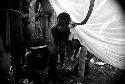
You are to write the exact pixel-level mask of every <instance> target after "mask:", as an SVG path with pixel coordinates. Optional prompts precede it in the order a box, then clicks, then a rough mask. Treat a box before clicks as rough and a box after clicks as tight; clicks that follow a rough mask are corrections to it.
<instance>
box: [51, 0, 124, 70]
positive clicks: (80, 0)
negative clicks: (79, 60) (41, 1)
mask: <svg viewBox="0 0 125 84" xmlns="http://www.w3.org/2000/svg"><path fill="white" fill-rule="evenodd" d="M49 1H50V3H51V5H52V7H53V9H54V10H55V11H56V14H57V15H58V14H59V13H61V12H67V13H69V14H70V16H71V19H72V21H73V22H77V23H81V22H82V21H83V19H84V18H85V17H86V15H87V13H88V11H89V6H90V0H49ZM123 15H124V14H123V10H122V8H121V7H120V5H119V4H118V2H116V0H95V3H94V8H93V11H92V14H91V16H90V17H89V19H88V21H87V23H86V24H85V25H78V26H76V27H75V28H74V29H72V32H73V33H74V36H76V37H77V38H78V39H79V40H80V41H81V44H82V45H85V46H86V47H87V49H88V50H89V51H90V52H91V53H93V54H94V55H95V56H97V57H99V58H100V59H101V60H103V61H105V62H106V63H108V64H110V65H113V66H115V67H117V68H120V69H125V66H124V65H125V53H124V51H125V33H124V32H125V28H124V26H125V24H124V21H125V20H124V16H123Z"/></svg>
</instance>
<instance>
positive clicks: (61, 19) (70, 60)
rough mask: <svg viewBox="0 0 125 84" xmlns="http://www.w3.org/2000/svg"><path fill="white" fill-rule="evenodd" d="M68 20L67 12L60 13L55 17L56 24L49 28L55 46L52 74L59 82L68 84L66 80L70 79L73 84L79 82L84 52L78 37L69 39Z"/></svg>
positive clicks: (82, 70)
mask: <svg viewBox="0 0 125 84" xmlns="http://www.w3.org/2000/svg"><path fill="white" fill-rule="evenodd" d="M70 21H71V19H70V15H69V14H68V13H65V12H63V13H60V14H59V15H58V17H57V22H58V23H57V25H56V26H54V27H53V28H52V30H51V31H52V35H53V37H54V43H55V46H56V47H55V49H54V50H55V55H54V56H55V60H56V63H55V65H54V66H53V67H55V69H53V70H52V71H53V76H55V79H54V80H55V81H57V80H58V81H62V82H60V84H68V81H71V80H72V79H73V82H74V84H75V83H77V82H81V80H79V77H82V75H84V73H81V72H84V56H85V53H86V52H82V49H85V48H83V46H82V45H81V44H80V41H79V40H78V39H74V38H72V40H69V36H70V33H71V32H70V28H69V27H68V25H69V24H70ZM82 54H83V55H82ZM81 65H83V66H81ZM54 72H55V73H54ZM76 78H78V80H77V79H76ZM66 81H67V83H66ZM55 84H58V83H55Z"/></svg>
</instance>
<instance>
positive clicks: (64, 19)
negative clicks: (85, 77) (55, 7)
mask: <svg viewBox="0 0 125 84" xmlns="http://www.w3.org/2000/svg"><path fill="white" fill-rule="evenodd" d="M57 21H58V24H62V25H66V26H68V25H69V23H70V22H71V18H70V15H69V14H68V13H66V12H62V13H60V14H59V15H58V17H57Z"/></svg>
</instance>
